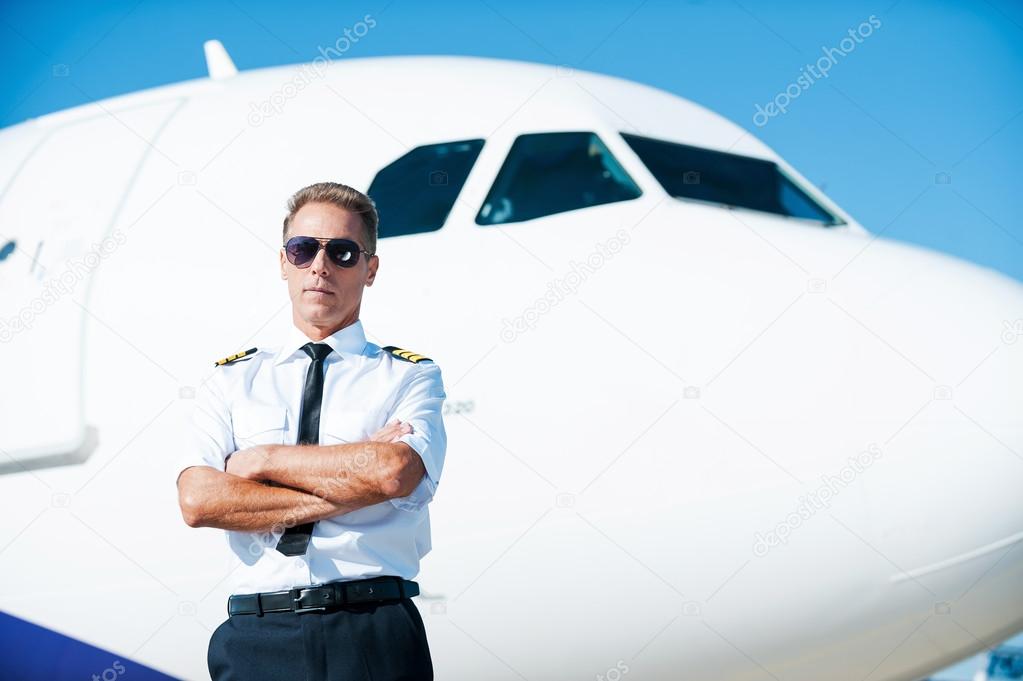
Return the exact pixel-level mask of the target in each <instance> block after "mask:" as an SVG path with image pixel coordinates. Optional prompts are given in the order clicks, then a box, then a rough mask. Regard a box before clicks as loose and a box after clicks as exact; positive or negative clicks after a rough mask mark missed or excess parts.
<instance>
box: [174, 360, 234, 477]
mask: <svg viewBox="0 0 1023 681" xmlns="http://www.w3.org/2000/svg"><path fill="white" fill-rule="evenodd" d="M188 430H189V432H188V436H187V437H185V438H183V441H184V442H183V446H184V448H185V451H184V452H182V454H181V456H180V457H179V460H178V465H177V474H178V476H179V477H180V475H181V473H182V471H184V470H185V469H186V468H189V467H191V466H211V467H213V468H216V469H217V470H219V471H222V470H225V468H226V461H227V455H228V454H230V453H231V452H233V451H234V431H233V430H232V427H231V410H230V409H229V408H228V406H227V401H226V400H225V399H224V397H223V395H222V394H221V392H220V390H219V388H218V386H217V383H216V376H212V377H210V378H209V379H208V380H206V381H204V382H203V383H202V385H200V386H199V387H198V388H197V389H196V391H195V399H194V401H193V404H192V413H191V418H190V423H189V429H188Z"/></svg>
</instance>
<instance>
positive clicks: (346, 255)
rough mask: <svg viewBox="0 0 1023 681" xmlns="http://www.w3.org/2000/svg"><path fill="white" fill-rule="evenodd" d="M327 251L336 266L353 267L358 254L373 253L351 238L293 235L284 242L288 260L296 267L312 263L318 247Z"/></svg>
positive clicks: (357, 260) (318, 249) (303, 266)
mask: <svg viewBox="0 0 1023 681" xmlns="http://www.w3.org/2000/svg"><path fill="white" fill-rule="evenodd" d="M321 248H322V249H324V250H326V251H327V257H328V258H330V261H331V262H332V263H334V264H335V265H337V266H338V267H355V265H356V263H358V262H359V254H360V253H365V254H366V255H373V254H372V253H370V252H369V251H365V250H363V249H362V248H360V247H359V244H357V243H355V242H354V241H352V240H351V239H319V238H317V237H314V236H293V237H291V238H290V239H288V241H287V243H285V244H284V252H285V254H287V256H288V261H289V262H290V263H291V264H292V265H294V266H295V267H298V268H306V267H309V265H311V264H312V262H313V259H314V258H315V257H316V254H317V253H319V252H320V249H321Z"/></svg>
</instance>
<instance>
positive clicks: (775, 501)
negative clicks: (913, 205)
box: [0, 41, 1023, 681]
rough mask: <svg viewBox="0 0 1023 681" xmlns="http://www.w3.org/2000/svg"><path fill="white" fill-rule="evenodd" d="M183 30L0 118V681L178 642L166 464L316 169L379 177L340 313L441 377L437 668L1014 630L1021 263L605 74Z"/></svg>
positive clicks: (237, 347)
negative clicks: (157, 69)
mask: <svg viewBox="0 0 1023 681" xmlns="http://www.w3.org/2000/svg"><path fill="white" fill-rule="evenodd" d="M205 49H206V56H207V63H208V70H209V75H208V76H204V77H202V78H198V79H195V80H190V81H186V82H182V83H177V84H172V85H168V86H162V87H155V88H152V89H148V90H143V91H140V92H136V93H132V94H127V95H124V96H118V97H112V98H109V99H103V100H99V101H95V102H93V103H90V104H85V105H82V106H76V107H74V108H72V109H68V110H65V111H60V112H56V113H52V114H48V115H44V116H41V117H39V118H35V119H31V120H28V121H25V122H23V123H20V124H17V125H13V126H10V127H8V128H5V129H3V130H0V235H2V236H0V286H2V290H3V295H2V303H0V304H2V315H0V346H2V352H0V367H2V375H3V377H4V379H5V384H6V386H7V388H6V390H5V396H4V407H3V409H2V410H0V450H2V453H3V457H0V473H2V475H0V491H2V495H3V498H4V500H5V506H6V513H5V518H4V520H3V522H2V524H0V527H2V530H0V611H2V613H3V614H2V617H0V622H2V627H3V632H4V636H3V637H2V638H3V640H4V641H5V643H4V645H5V650H4V653H3V655H2V656H0V657H2V661H0V668H4V669H6V672H5V674H4V676H5V678H20V679H37V678H39V679H42V678H46V679H71V678H76V679H77V678H94V679H95V678H99V679H104V680H106V681H109V680H110V679H115V678H120V677H121V676H124V677H125V678H154V679H155V678H159V679H164V678H179V679H205V678H208V672H207V668H206V646H207V643H208V641H209V637H210V634H211V632H212V631H213V630H214V629H215V628H216V627H217V626H218V625H219V624H220V623H221V622H222V621H224V619H226V617H227V615H226V601H227V596H228V595H229V594H230V593H231V591H230V584H231V579H232V578H233V573H234V571H235V570H236V569H237V567H238V563H237V561H233V560H232V559H233V557H232V556H231V555H230V553H229V552H228V551H227V550H226V544H225V542H224V539H223V532H222V531H220V530H213V529H192V528H189V527H187V526H186V525H185V524H184V522H183V521H182V518H181V515H180V511H179V508H178V505H177V492H176V489H175V485H174V480H175V477H176V474H177V471H176V470H175V467H174V464H175V462H176V461H178V460H179V455H180V452H181V449H180V448H181V446H182V445H181V443H182V442H183V435H182V434H183V433H185V432H187V428H188V414H189V408H190V405H191V403H192V402H191V400H192V398H193V397H194V395H195V388H196V386H199V385H201V384H202V382H203V381H204V380H206V379H208V378H209V376H210V375H211V372H213V371H216V368H215V367H213V366H212V364H213V362H214V361H215V360H217V359H218V358H221V357H224V356H226V355H229V354H232V353H234V352H238V351H244V350H246V349H248V348H250V347H253V346H259V347H263V346H270V345H273V344H274V342H275V339H276V338H278V337H280V335H281V334H283V333H284V332H285V331H286V330H287V328H288V327H289V325H290V324H291V317H290V311H289V305H288V300H287V295H286V290H285V288H284V286H283V284H282V282H281V281H280V279H279V276H278V273H277V270H276V268H277V266H278V265H277V261H278V251H279V248H280V241H279V238H280V237H279V235H280V229H281V220H282V219H283V217H284V215H285V212H286V210H285V205H284V204H285V201H286V199H287V197H288V196H289V195H290V194H291V193H292V192H293V191H295V190H297V189H298V188H300V187H302V186H305V185H307V184H311V183H313V182H318V181H322V180H334V181H339V182H343V183H346V184H350V185H352V186H354V187H356V188H359V189H361V190H363V191H367V192H368V193H369V195H370V196H371V197H372V198H373V199H374V200H375V201H376V203H377V206H378V209H379V212H380V216H381V225H380V241H379V246H378V252H379V254H380V271H379V276H378V277H377V280H376V282H375V284H374V285H373V286H372V288H369V289H367V291H366V294H365V298H364V301H363V305H362V316H361V318H362V320H363V322H364V325H365V328H366V330H367V334H368V336H369V339H370V340H371V341H372V342H375V343H377V344H379V345H381V346H384V345H397V346H399V347H403V348H408V349H410V350H412V351H414V352H417V353H421V354H424V355H426V356H428V357H430V358H432V359H433V360H434V361H435V362H437V364H438V365H439V366H440V367H441V369H442V371H443V375H444V381H445V389H446V392H447V400H446V402H445V422H446V427H447V430H448V440H449V445H448V450H447V456H446V460H445V468H444V474H443V476H442V479H441V481H440V484H439V486H438V489H437V494H436V497H435V498H434V500H433V501H432V502H431V504H430V509H431V516H430V522H431V527H432V537H433V541H432V548H431V550H430V552H429V553H428V554H427V555H426V556H425V557H424V559H423V561H422V565H421V571H420V573H419V574H418V576H417V577H416V581H418V582H419V584H420V586H421V590H422V593H421V595H420V596H419V597H417V598H415V599H414V600H415V601H416V603H417V607H419V609H420V611H421V613H422V615H423V618H424V620H425V623H426V626H427V630H428V634H429V643H430V649H431V654H432V657H433V661H434V667H435V673H436V676H437V678H438V679H448V680H453V681H457V680H465V679H473V680H474V681H475V680H478V679H492V680H500V679H529V680H530V681H543V680H554V679H558V680H563V679H567V678H597V679H607V680H609V681H618V680H619V679H621V678H623V677H627V676H632V677H635V678H644V679H669V678H670V679H677V678H685V679H697V680H702V679H713V680H715V681H755V680H759V679H779V680H781V679H784V680H785V681H804V680H805V681H811V680H812V681H820V679H828V680H829V681H841V680H845V679H850V680H853V679H854V680H855V681H864V680H866V681H910V680H912V679H919V678H921V677H924V676H926V675H928V674H929V673H931V672H933V671H935V670H938V669H941V668H943V667H945V666H947V665H949V664H950V663H952V662H954V661H956V660H959V659H963V658H965V657H968V656H970V655H972V654H974V653H976V652H978V651H981V650H984V649H985V648H990V647H993V646H995V645H996V644H997V643H998V642H1000V641H1003V640H1005V639H1007V638H1009V637H1010V636H1012V635H1013V634H1015V633H1017V632H1019V631H1021V630H1023V549H1020V544H1021V543H1023V495H1020V493H1019V490H1020V481H1021V480H1023V456H1021V454H1020V453H1021V452H1023V428H1021V426H1023V421H1021V418H1020V416H1021V414H1023V410H1021V409H1020V405H1021V404H1023V381H1021V380H1020V379H1021V378H1023V343H1020V342H1016V341H1017V340H1018V339H1019V337H1020V336H1021V335H1023V321H1021V320H1020V318H1021V317H1023V286H1021V285H1020V282H1018V281H1015V280H1014V279H1012V278H1010V277H1008V276H1005V275H1003V274H999V273H997V272H995V271H993V270H990V269H987V268H984V267H981V266H978V265H974V264H971V263H968V262H965V261H963V260H961V259H958V258H956V257H952V256H950V255H945V254H941V253H937V252H934V251H931V250H928V249H925V248H922V247H918V246H914V245H911V244H907V243H899V242H896V241H893V240H890V239H887V238H886V237H885V236H884V235H883V232H884V229H885V228H882V229H880V230H879V231H877V232H873V233H872V232H870V231H868V230H867V229H866V228H864V227H863V226H862V225H861V224H859V223H858V222H857V221H856V219H854V218H853V217H852V216H850V215H849V214H848V213H846V212H845V211H844V210H843V209H842V208H841V207H839V206H838V205H837V204H836V203H835V202H834V201H832V200H831V199H829V198H828V197H827V196H826V195H825V194H824V193H823V192H822V191H821V190H820V189H819V188H818V187H816V186H814V184H813V183H812V182H810V181H809V180H808V179H807V178H806V177H804V176H803V175H801V174H800V173H799V172H798V171H797V170H796V169H795V168H793V167H792V166H791V165H790V164H789V163H787V162H786V161H785V160H784V159H783V158H782V157H781V156H780V155H779V154H778V153H776V152H775V151H774V150H772V149H770V148H769V147H768V146H767V145H766V144H764V143H763V142H762V141H760V140H759V139H757V137H756V136H755V135H754V134H753V133H752V132H751V131H750V130H748V129H747V127H748V126H746V127H744V126H742V125H739V124H736V123H734V122H731V121H729V120H727V119H726V118H724V117H722V116H720V115H718V114H716V113H714V112H713V111H711V110H709V109H707V108H705V107H703V106H700V105H698V104H696V103H694V102H692V101H689V100H687V99H684V98H682V97H679V96H676V95H674V94H672V93H669V92H666V91H663V90H658V89H656V88H653V87H649V86H646V85H642V84H639V83H636V82H632V81H628V80H623V79H620V78H615V77H610V76H605V75H600V74H596V73H591V72H586V71H581V70H577V69H574V68H571V67H568V66H563V65H562V66H559V65H548V64H536V63H526V62H517V61H505V60H496V59H484V58H471V57H458V56H423V57H418V56H417V57H373V58H351V56H349V55H348V54H341V53H340V52H338V51H336V50H335V51H334V52H331V51H330V50H327V51H323V50H321V56H320V57H318V58H317V59H316V60H315V61H314V62H312V63H308V64H301V65H288V66H281V67H275V68H264V69H255V70H251V71H241V72H239V71H238V69H237V68H236V67H235V65H234V63H233V61H232V60H231V58H230V56H229V55H228V54H227V52H226V51H225V50H224V49H223V46H222V45H220V43H218V42H216V41H211V42H209V43H207V44H206V46H205ZM335 52H336V54H335ZM807 134H815V133H814V131H813V130H808V131H807ZM841 162H842V160H841V159H834V163H835V165H836V166H838V165H840V164H841ZM268 437H271V438H272V437H273V433H269V434H268Z"/></svg>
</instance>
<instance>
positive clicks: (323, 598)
mask: <svg viewBox="0 0 1023 681" xmlns="http://www.w3.org/2000/svg"><path fill="white" fill-rule="evenodd" d="M291 602H292V603H293V604H294V606H295V607H294V610H295V612H313V611H317V610H326V609H327V606H330V605H334V598H333V590H332V589H323V588H318V587H307V588H304V589H292V590H291Z"/></svg>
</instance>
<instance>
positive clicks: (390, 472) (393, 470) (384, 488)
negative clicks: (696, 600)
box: [378, 443, 426, 499]
mask: <svg viewBox="0 0 1023 681" xmlns="http://www.w3.org/2000/svg"><path fill="white" fill-rule="evenodd" d="M400 448H401V450H402V451H401V455H400V456H396V457H394V458H393V460H392V461H391V462H389V464H388V465H386V466H383V467H382V471H381V472H382V475H381V476H380V480H379V481H378V487H379V489H380V493H381V494H382V495H384V496H385V497H386V498H387V499H397V498H400V497H407V496H408V495H410V494H412V492H414V491H415V489H416V487H417V486H418V485H419V481H420V480H422V479H423V475H425V474H426V467H425V466H424V465H423V459H422V458H421V457H420V456H419V453H418V452H416V451H415V450H414V449H412V447H410V446H409V445H407V444H405V443H400Z"/></svg>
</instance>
